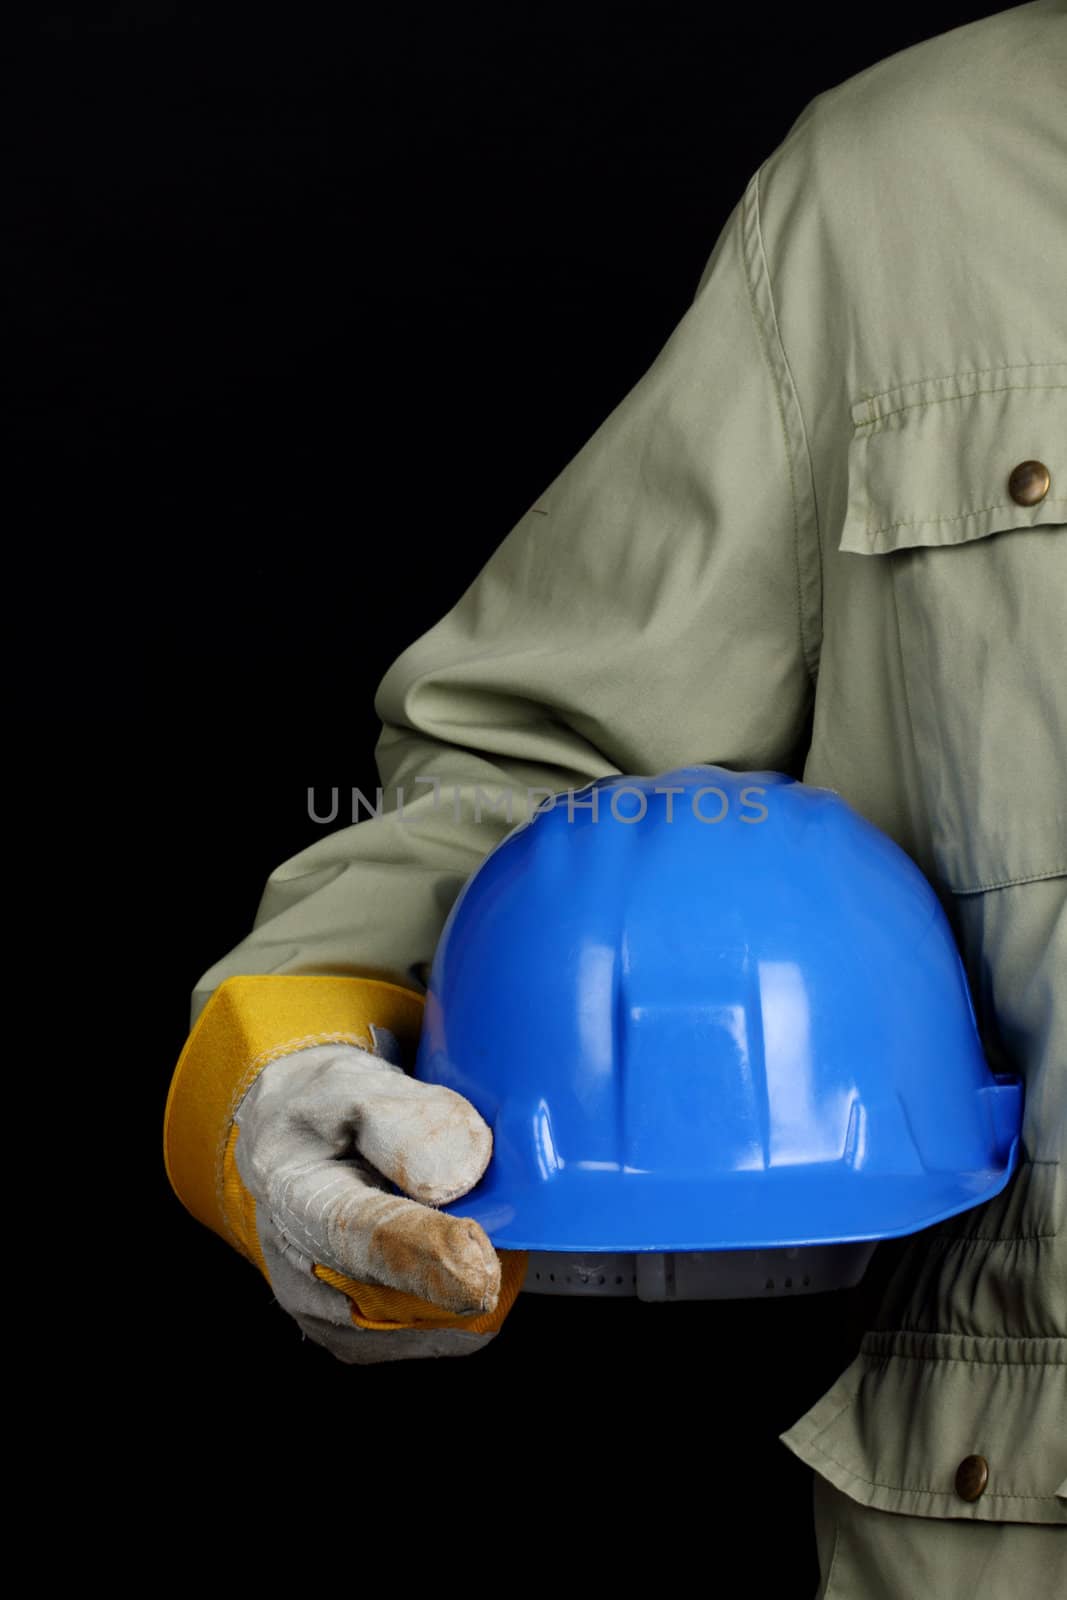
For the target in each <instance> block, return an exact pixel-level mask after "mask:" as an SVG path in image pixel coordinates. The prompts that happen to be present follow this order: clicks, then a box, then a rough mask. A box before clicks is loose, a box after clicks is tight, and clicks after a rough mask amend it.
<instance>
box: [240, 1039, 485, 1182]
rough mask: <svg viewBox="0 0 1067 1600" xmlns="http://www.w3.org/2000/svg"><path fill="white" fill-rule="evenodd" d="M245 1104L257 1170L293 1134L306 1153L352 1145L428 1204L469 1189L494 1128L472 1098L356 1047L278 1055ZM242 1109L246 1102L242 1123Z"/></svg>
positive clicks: (336, 1152)
mask: <svg viewBox="0 0 1067 1600" xmlns="http://www.w3.org/2000/svg"><path fill="white" fill-rule="evenodd" d="M246 1101H247V1102H248V1103H249V1104H254V1105H255V1107H256V1111H255V1120H256V1140H255V1142H256V1144H257V1146H258V1147H259V1148H258V1150H257V1152H256V1158H257V1164H258V1165H260V1166H261V1167H266V1168H271V1167H277V1165H278V1164H279V1159H280V1158H282V1157H283V1156H284V1154H287V1153H288V1147H289V1146H291V1144H292V1142H293V1138H294V1133H295V1135H296V1137H298V1138H299V1139H300V1141H301V1144H302V1147H303V1149H304V1153H305V1154H306V1155H312V1156H313V1155H315V1154H318V1155H320V1156H323V1157H325V1156H342V1155H347V1154H350V1153H351V1151H352V1149H353V1148H355V1149H356V1150H358V1151H359V1153H360V1154H361V1155H362V1156H364V1157H365V1158H366V1159H367V1160H368V1161H369V1162H370V1163H371V1164H372V1165H373V1166H374V1167H376V1168H377V1169H378V1171H379V1172H382V1173H384V1174H385V1175H386V1177H388V1178H390V1179H391V1180H392V1181H393V1182H394V1183H395V1184H396V1185H397V1186H398V1187H399V1188H401V1189H403V1190H404V1192H405V1193H406V1194H409V1195H411V1196H412V1198H413V1199H416V1200H421V1201H423V1202H424V1203H425V1204H427V1205H434V1206H443V1205H447V1204H448V1203H449V1202H450V1201H452V1200H456V1199H458V1198H459V1196H460V1195H463V1194H466V1193H467V1191H468V1190H469V1189H472V1188H473V1187H474V1185H475V1184H476V1183H477V1182H478V1180H479V1179H480V1178H481V1176H482V1174H483V1173H484V1172H485V1169H486V1167H487V1166H488V1165H489V1158H490V1156H491V1155H492V1151H493V1136H492V1133H491V1132H490V1129H489V1127H488V1126H487V1124H486V1123H485V1122H484V1121H483V1119H482V1117H481V1116H480V1115H479V1114H478V1112H477V1111H476V1110H475V1108H474V1106H472V1105H471V1103H470V1101H469V1100H465V1099H464V1097H463V1096H462V1095H460V1094H456V1092H455V1091H454V1090H453V1089H448V1088H445V1087H444V1085H442V1084H431V1083H423V1082H421V1081H420V1080H419V1079H417V1078H409V1077H408V1076H407V1075H406V1074H405V1073H404V1071H403V1070H402V1068H400V1067H399V1066H396V1065H394V1064H393V1063H391V1062H389V1061H385V1060H383V1059H382V1058H381V1057H379V1056H373V1055H371V1054H370V1053H369V1052H368V1051H365V1050H360V1049H357V1048H356V1047H355V1046H343V1045H342V1046H338V1045H328V1046H319V1047H314V1048H312V1049H308V1050H304V1051H301V1052H300V1054H299V1057H294V1058H293V1062H292V1066H290V1062H289V1061H287V1060H285V1059H282V1060H280V1061H276V1062H273V1063H272V1064H271V1065H270V1066H269V1067H268V1068H267V1069H266V1070H265V1072H264V1073H263V1074H262V1076H261V1078H260V1080H259V1082H258V1083H257V1084H256V1085H254V1086H253V1088H252V1090H251V1091H250V1092H249V1095H248V1096H246ZM245 1114H246V1113H245V1112H244V1107H242V1110H241V1111H240V1112H239V1113H238V1121H239V1122H241V1123H243V1121H244V1120H245ZM316 1144H317V1146H318V1149H317V1150H316V1149H315V1145H316ZM279 1146H282V1147H285V1148H284V1150H283V1149H279Z"/></svg>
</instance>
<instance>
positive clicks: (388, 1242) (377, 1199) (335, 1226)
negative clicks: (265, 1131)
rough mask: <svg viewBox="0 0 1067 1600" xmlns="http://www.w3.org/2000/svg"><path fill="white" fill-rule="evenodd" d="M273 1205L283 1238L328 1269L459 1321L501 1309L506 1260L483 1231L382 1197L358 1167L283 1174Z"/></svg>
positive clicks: (322, 1166) (270, 1198)
mask: <svg viewBox="0 0 1067 1600" xmlns="http://www.w3.org/2000/svg"><path fill="white" fill-rule="evenodd" d="M237 1155H238V1158H239V1155H240V1140H238V1143H237ZM267 1203H268V1210H269V1213H270V1218H271V1220H272V1221H273V1223H274V1225H275V1227H276V1228H277V1229H278V1231H279V1233H280V1234H281V1236H282V1237H283V1239H285V1240H286V1241H288V1242H289V1243H291V1244H294V1245H295V1246H296V1247H297V1248H298V1250H299V1251H300V1252H301V1254H302V1255H304V1256H306V1257H308V1258H310V1259H311V1260H312V1261H316V1262H318V1263H319V1264H320V1265H321V1266H324V1267H332V1268H333V1269H334V1271H336V1272H340V1273H343V1274H345V1275H346V1276H348V1277H351V1278H355V1279H357V1280H359V1281H360V1282H364V1283H376V1284H384V1285H386V1286H387V1287H389V1288H394V1289H403V1290H405V1291H406V1292H407V1293H408V1294H413V1295H417V1296H418V1297H419V1299H421V1300H430V1301H432V1302H433V1304H434V1305H438V1306H441V1307H442V1308H443V1309H444V1310H446V1311H453V1312H456V1313H458V1314H459V1315H473V1314H475V1313H477V1312H482V1311H493V1310H494V1309H495V1308H496V1303H497V1298H498V1296H499V1293H500V1258H499V1257H498V1255H497V1253H496V1251H495V1250H494V1249H493V1246H492V1245H491V1244H490V1242H489V1239H488V1237H487V1235H486V1234H485V1232H484V1230H483V1229H482V1228H481V1227H480V1226H479V1224H478V1223H477V1222H474V1221H473V1220H472V1219H471V1218H470V1217H450V1216H445V1215H444V1214H443V1213H442V1212H440V1211H433V1210H431V1209H430V1208H429V1207H428V1206H423V1205H419V1204H418V1203H417V1202H416V1201H414V1200H407V1199H405V1198H404V1197H403V1196H402V1195H394V1194H386V1193H383V1191H382V1190H381V1189H379V1188H377V1187H376V1186H375V1185H374V1184H372V1183H369V1182H368V1181H367V1179H366V1177H365V1176H364V1174H363V1172H362V1171H361V1168H360V1163H359V1162H357V1161H351V1160H349V1161H344V1160H333V1161H321V1162H317V1163H315V1164H314V1165H310V1166H300V1165H295V1166H292V1167H290V1168H283V1169H282V1170H281V1171H280V1172H278V1173H275V1174H273V1175H272V1177H271V1179H270V1182H269V1185H268V1192H267Z"/></svg>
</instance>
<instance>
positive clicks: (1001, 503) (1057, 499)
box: [864, 495, 1067, 539]
mask: <svg viewBox="0 0 1067 1600" xmlns="http://www.w3.org/2000/svg"><path fill="white" fill-rule="evenodd" d="M1039 504H1040V505H1041V506H1042V507H1044V506H1067V495H1053V496H1051V497H1048V498H1046V499H1044V500H1042V501H1040V502H1039ZM1013 508H1014V509H1015V510H1019V509H1021V508H1020V507H1019V506H1018V504H1017V502H1016V501H1014V500H998V501H996V502H995V504H993V505H990V506H973V507H972V508H971V509H970V510H969V511H953V512H951V513H950V514H947V515H945V516H943V517H904V518H901V520H900V521H899V522H880V523H879V524H878V525H877V527H873V526H872V525H871V524H870V523H868V524H867V527H866V528H865V530H864V532H865V533H866V534H867V537H868V538H869V539H871V538H873V537H874V535H875V534H876V533H891V532H892V530H893V529H894V528H921V527H924V526H925V525H926V524H927V523H937V522H966V520H967V518H968V517H980V516H983V515H984V514H985V512H987V511H1011V510H1012V509H1013ZM1027 509H1029V507H1028V508H1027ZM1035 509H1036V507H1035ZM1041 526H1042V524H1041V523H1040V522H1035V523H1027V522H1024V523H1020V524H1019V527H1018V528H1013V529H1011V530H1008V529H1005V530H1004V531H1005V532H1008V531H1011V532H1021V531H1022V529H1024V528H1028V527H1035V528H1039V527H1041Z"/></svg>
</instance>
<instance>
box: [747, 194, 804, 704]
mask: <svg viewBox="0 0 1067 1600" xmlns="http://www.w3.org/2000/svg"><path fill="white" fill-rule="evenodd" d="M763 167H764V163H762V162H761V163H760V165H759V166H758V167H757V169H756V171H755V173H754V174H753V176H752V179H751V180H750V183H749V185H748V190H747V194H746V202H747V204H746V209H747V211H748V213H749V216H750V218H751V228H752V234H753V237H754V239H755V251H754V252H753V258H752V259H751V260H750V255H749V250H748V248H747V246H746V234H747V232H748V230H747V228H744V229H742V232H741V238H740V240H739V245H740V249H741V260H742V270H743V273H744V278H745V287H746V289H747V291H748V303H749V310H750V312H751V315H752V320H753V323H754V325H755V330H756V336H757V339H758V340H759V343H760V347H761V349H762V351H763V355H764V361H765V364H766V366H767V370H768V374H769V377H770V380H771V385H772V388H773V391H774V401H775V408H776V410H777V412H778V423H779V426H780V428H781V432H782V444H783V447H784V449H785V457H786V466H787V469H788V473H789V494H790V500H791V503H792V508H793V564H794V583H795V591H796V606H797V626H798V630H799V634H800V647H801V654H802V656H803V659H804V664H805V667H806V669H807V672H808V677H809V678H810V679H811V681H812V682H814V681H815V678H816V674H817V663H818V658H819V653H820V647H821V642H822V535H821V532H820V528H819V508H818V504H817V501H816V497H815V470H814V466H813V464H812V459H811V446H810V443H809V440H808V430H807V428H806V426H805V423H804V414H803V411H802V410H801V406H800V396H799V394H798V393H797V387H796V383H795V381H794V379H793V373H792V369H791V367H790V365H789V359H788V357H787V355H786V353H785V346H784V344H783V342H782V334H781V329H780V327H779V324H778V311H777V307H776V306H775V303H774V288H773V285H772V283H771V273H770V266H769V263H768V261H767V253H766V249H765V247H764V241H763V228H762V222H761V216H760V178H761V175H762V173H763ZM757 273H758V276H759V279H760V280H762V282H763V284H764V285H765V287H766V293H767V305H768V310H769V323H770V326H769V328H767V329H766V330H765V327H764V322H763V321H761V318H760V312H759V307H758V305H757V281H756V274H757ZM771 333H773V337H774V343H775V347H776V350H777V354H778V357H779V359H780V361H781V363H782V366H783V368H784V369H785V373H786V376H787V378H788V380H789V386H788V391H786V392H785V393H783V385H782V383H781V381H780V378H779V374H778V372H777V371H776V368H775V363H774V361H773V360H772V359H771V353H770V350H769V349H768V347H767V340H768V336H769V334H771ZM787 405H788V406H790V408H791V409H792V410H793V411H794V413H795V416H796V420H797V423H798V425H799V431H800V437H801V439H802V441H803V445H804V459H805V460H806V462H807V467H808V494H807V497H806V498H807V499H808V500H809V502H810V507H811V516H812V521H813V523H814V531H815V538H814V547H815V570H816V577H817V583H818V605H819V616H818V638H816V639H812V638H811V637H810V629H809V625H808V619H807V617H806V615H805V605H804V585H803V581H802V576H801V574H802V562H801V548H800V545H801V521H802V519H801V515H800V503H799V495H798V485H797V475H796V471H795V466H794V451H793V443H792V440H791V438H790V430H789V426H788V423H787V421H786V408H787Z"/></svg>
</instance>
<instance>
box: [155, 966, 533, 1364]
mask: <svg viewBox="0 0 1067 1600" xmlns="http://www.w3.org/2000/svg"><path fill="white" fill-rule="evenodd" d="M422 1007H423V1000H422V996H421V995H418V994H416V993H415V992H414V991H413V990H411V989H403V988H401V987H400V986H399V985H398V984H393V983H386V982H383V981H382V980H381V979H377V978H346V977H278V976H267V977H235V978H228V979H226V981H225V982H224V983H222V984H220V985H219V987H218V989H216V991H215V993H214V994H213V995H212V997H211V999H210V1000H209V1001H208V1003H207V1005H206V1006H205V1007H204V1010H203V1011H202V1012H201V1014H200V1017H199V1018H198V1020H197V1023H196V1026H195V1027H194V1029H193V1031H192V1033H191V1034H190V1035H189V1038H188V1040H187V1041H186V1044H185V1048H184V1050H183V1051H182V1054H181V1057H180V1059H179V1061H178V1065H177V1067H176V1069H175V1072H174V1078H173V1081H172V1083H171V1087H170V1094H169V1095H168V1097H167V1109H166V1114H165V1120H164V1132H163V1148H164V1160H165V1162H166V1168H167V1176H168V1178H169V1179H170V1182H171V1185H172V1187H173V1189H174V1191H175V1193H176V1194H177V1196H178V1198H179V1199H180V1200H181V1202H182V1204H183V1205H184V1206H185V1207H186V1208H187V1210H189V1211H190V1212H191V1213H192V1214H193V1216H194V1217H196V1218H197V1219H198V1221H200V1222H202V1223H204V1224H205V1225H206V1226H207V1227H209V1228H211V1229H212V1230H213V1231H214V1232H215V1233H217V1234H220V1235H221V1237H222V1238H224V1239H225V1240H226V1241H227V1243H228V1244H230V1245H232V1246H233V1247H234V1249H235V1250H238V1251H240V1253H241V1254H242V1255H243V1256H245V1257H246V1258H247V1259H248V1260H249V1261H251V1262H253V1263H254V1264H255V1265H256V1266H258V1267H259V1269H260V1271H261V1272H262V1273H263V1275H264V1277H266V1278H267V1280H268V1282H269V1281H270V1280H269V1274H268V1273H267V1269H266V1264H265V1262H264V1260H263V1254H262V1251H261V1250H260V1246H259V1236H258V1234H257V1232H256V1203H255V1200H254V1199H253V1197H252V1196H251V1195H250V1194H249V1193H248V1191H247V1189H246V1188H245V1187H244V1184H243V1183H242V1182H241V1178H240V1174H239V1173H238V1170H237V1164H236V1161H235V1160H234V1147H235V1145H236V1142H237V1133H238V1129H237V1127H236V1125H235V1123H234V1115H235V1113H236V1111H237V1107H238V1105H239V1104H240V1102H241V1099H242V1097H243V1096H244V1095H245V1094H246V1093H247V1091H248V1089H249V1088H250V1087H251V1085H252V1084H253V1083H254V1082H255V1080H256V1078H257V1077H258V1076H259V1074H260V1072H262V1070H263V1068H264V1067H265V1066H267V1065H268V1063H269V1062H271V1061H277V1060H278V1059H279V1058H280V1057H282V1056H286V1055H292V1054H293V1052H294V1051H296V1050H303V1049H306V1048H308V1047H309V1046H311V1045H322V1044H354V1045H358V1046H359V1047H360V1048H362V1049H365V1050H373V1048H374V1041H373V1037H372V1035H371V1031H370V1029H371V1024H372V1023H373V1024H374V1025H375V1027H378V1028H387V1029H388V1030H389V1031H390V1033H392V1034H394V1035H395V1036H396V1038H397V1040H398V1041H399V1043H400V1045H401V1047H402V1048H404V1049H406V1050H408V1051H410V1052H411V1053H412V1054H413V1053H414V1050H415V1047H416V1045H417V1043H418V1037H419V1029H420V1026H421V1022H422ZM500 1260H501V1290H500V1298H499V1300H498V1302H497V1306H496V1309H495V1310H494V1311H492V1312H488V1313H486V1314H485V1315H483V1316H479V1317H458V1316H455V1315H453V1314H451V1313H449V1312H446V1311H442V1310H441V1308H440V1307H439V1306H435V1305H432V1304H431V1303H430V1302H429V1301H425V1300H420V1299H419V1298H418V1297H417V1296H415V1295H410V1294H405V1293H403V1292H402V1291H401V1290H399V1289H386V1288H382V1287H379V1286H377V1285H373V1284H363V1283H357V1282H356V1281H355V1280H354V1279H352V1278H347V1277H345V1276H344V1275H342V1274H341V1273H338V1272H334V1271H332V1270H331V1269H329V1268H327V1267H321V1266H317V1265H316V1266H315V1268H314V1272H315V1275H316V1277H318V1278H321V1279H322V1280H323V1282H325V1283H328V1284H330V1285H331V1287H333V1288H335V1289H339V1290H340V1291H341V1293H342V1294H345V1295H346V1296H347V1297H348V1299H349V1301H350V1303H351V1306H352V1321H353V1322H354V1323H355V1324H356V1326H357V1327H361V1328H376V1329H385V1328H401V1327H403V1328H413V1327H417V1328H464V1329H466V1330H467V1331H468V1332H470V1333H488V1332H495V1330H496V1329H497V1328H498V1327H499V1326H500V1324H501V1323H502V1322H503V1320H504V1318H505V1317H506V1315H507V1313H508V1312H509V1311H510V1309H511V1307H512V1305H514V1303H515V1298H516V1296H517V1295H518V1292H519V1289H520V1288H521V1286H522V1280H523V1278H524V1276H525V1273H526V1252H525V1251H503V1252H501V1255H500Z"/></svg>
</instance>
